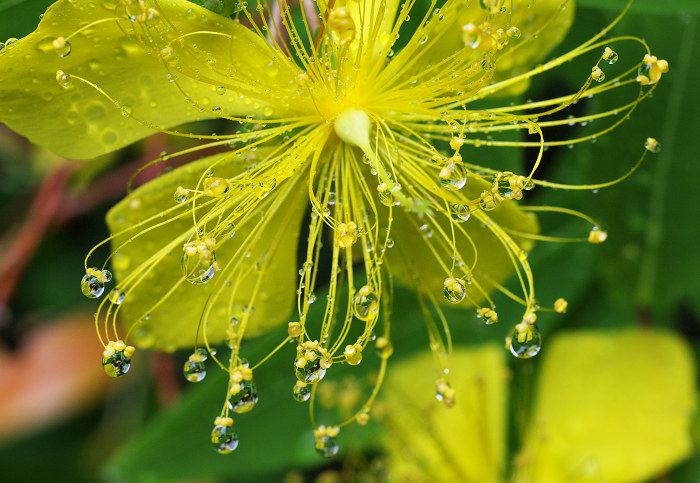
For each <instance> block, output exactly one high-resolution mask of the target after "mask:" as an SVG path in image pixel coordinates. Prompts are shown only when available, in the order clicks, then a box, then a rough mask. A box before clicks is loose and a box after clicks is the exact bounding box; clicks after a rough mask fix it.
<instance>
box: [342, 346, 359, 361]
mask: <svg viewBox="0 0 700 483" xmlns="http://www.w3.org/2000/svg"><path fill="white" fill-rule="evenodd" d="M344 355H345V362H347V363H348V364H350V365H351V366H356V365H358V364H359V363H360V362H362V346H360V345H359V344H353V345H347V346H345V351H344Z"/></svg>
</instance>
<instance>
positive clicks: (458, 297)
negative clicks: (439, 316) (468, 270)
mask: <svg viewBox="0 0 700 483" xmlns="http://www.w3.org/2000/svg"><path fill="white" fill-rule="evenodd" d="M442 292H443V295H444V296H445V298H446V299H447V301H448V302H451V303H453V304H457V303H459V302H461V301H462V300H464V297H465V296H466V282H465V281H464V280H462V279H460V278H453V277H449V278H446V279H445V281H444V282H443V284H442Z"/></svg>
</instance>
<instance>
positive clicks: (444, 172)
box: [438, 166, 452, 179]
mask: <svg viewBox="0 0 700 483" xmlns="http://www.w3.org/2000/svg"><path fill="white" fill-rule="evenodd" d="M438 176H440V178H441V179H449V177H450V176H452V171H450V169H449V168H448V167H447V166H444V167H443V168H442V169H441V170H440V174H439V175H438Z"/></svg>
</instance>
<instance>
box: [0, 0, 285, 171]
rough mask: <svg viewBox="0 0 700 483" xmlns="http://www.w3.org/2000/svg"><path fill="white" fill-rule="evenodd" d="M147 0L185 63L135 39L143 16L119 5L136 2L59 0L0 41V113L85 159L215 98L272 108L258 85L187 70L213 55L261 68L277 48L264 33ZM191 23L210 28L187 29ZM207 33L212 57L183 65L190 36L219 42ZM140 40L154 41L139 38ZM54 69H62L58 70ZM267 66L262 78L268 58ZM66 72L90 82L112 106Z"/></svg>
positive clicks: (207, 112)
mask: <svg viewBox="0 0 700 483" xmlns="http://www.w3.org/2000/svg"><path fill="white" fill-rule="evenodd" d="M147 3H148V4H149V5H150V4H152V6H154V7H155V6H156V5H157V7H158V9H160V10H157V14H153V19H152V20H150V21H151V22H155V24H154V27H155V26H158V25H162V24H163V23H164V22H166V20H167V22H168V23H167V25H168V26H169V28H170V29H171V31H170V33H171V34H172V36H173V37H177V38H180V39H181V41H180V42H179V43H176V44H173V45H175V47H177V48H173V51H174V52H175V56H176V54H177V52H178V51H181V50H185V49H187V50H188V52H190V57H188V58H187V61H188V65H184V63H178V61H177V58H176V59H175V60H174V61H173V62H172V63H171V64H170V65H169V66H168V67H169V68H166V63H165V62H164V61H163V60H162V58H161V57H163V55H159V54H158V52H159V51H157V52H155V53H154V52H153V51H152V50H154V49H157V48H161V49H162V48H165V47H166V45H165V44H164V45H158V44H157V43H156V42H155V40H157V39H156V38H153V39H145V38H141V39H140V40H141V41H142V42H139V39H138V38H137V36H136V32H137V31H138V29H137V27H139V26H140V27H143V25H142V24H141V23H139V22H140V21H138V20H137V21H136V22H130V21H129V20H128V18H127V16H126V15H125V14H124V12H122V10H123V9H124V8H132V9H133V8H135V7H134V5H138V2H133V1H130V0H124V1H122V2H117V1H101V2H97V1H95V2H82V1H80V2H79V1H72V0H70V1H69V0H60V1H59V2H57V3H55V4H54V5H52V6H51V7H50V8H49V9H48V10H47V12H46V14H45V15H44V17H43V19H42V20H41V22H40V24H39V27H38V28H37V30H36V31H34V32H33V33H31V34H30V35H28V36H27V37H25V38H23V39H20V40H18V41H16V42H15V43H13V44H10V45H8V46H7V47H5V48H4V49H2V51H0V121H2V122H4V123H5V124H7V125H8V126H9V127H10V128H11V129H13V130H15V131H17V132H19V133H21V134H23V135H25V136H27V137H28V138H29V139H30V140H31V141H32V142H34V143H36V144H39V145H41V146H44V147H47V148H49V149H50V150H52V151H54V152H55V153H57V154H60V155H62V156H65V157H69V158H75V159H89V158H92V157H95V156H98V155H101V154H104V153H107V152H110V151H113V150H115V149H118V148H120V147H122V146H125V145H127V144H130V143H133V142H134V141H137V140H139V139H141V138H143V137H146V136H149V135H151V134H153V133H154V132H155V129H167V128H171V127H173V126H176V125H178V124H182V123H184V122H189V121H195V120H198V119H205V118H213V117H216V116H217V115H220V114H216V113H215V112H213V109H214V107H217V106H218V107H220V108H221V110H220V111H218V112H220V113H221V114H224V115H228V116H236V115H238V116H241V115H247V114H251V115H255V116H257V117H263V116H264V115H265V113H266V112H269V109H270V107H269V105H268V104H266V103H264V102H263V101H261V100H259V99H260V98H262V95H261V96H260V98H258V99H253V98H251V97H250V95H242V94H241V92H237V91H236V90H235V89H221V88H219V89H217V87H221V86H219V85H217V84H215V83H211V82H209V81H208V80H209V79H208V77H207V76H204V75H202V76H201V77H202V80H198V79H195V78H194V75H193V74H192V72H194V71H203V70H204V69H205V68H206V69H207V70H208V71H211V70H213V68H214V67H213V66H216V65H218V66H219V69H224V68H225V67H224V66H228V67H226V68H228V69H233V67H232V65H236V67H237V69H238V71H239V72H240V73H242V74H241V75H243V79H244V80H245V79H247V78H248V76H250V75H251V73H255V72H257V74H255V75H257V76H259V77H265V76H264V75H263V71H262V68H263V67H264V66H268V65H269V64H270V63H273V61H274V58H273V57H274V54H273V53H272V52H271V48H270V46H269V45H268V44H266V43H265V41H264V39H261V38H258V37H257V36H256V35H255V34H253V33H252V32H250V31H249V30H248V29H246V28H245V27H243V26H242V25H240V24H239V23H237V22H234V21H232V20H230V19H226V18H223V17H221V16H219V15H216V14H214V13H212V12H209V11H208V10H205V9H203V8H200V7H198V6H196V5H194V4H192V3H189V2H186V1H185V0H160V1H159V2H157V4H156V3H154V2H147ZM115 8H116V9H117V11H115ZM90 24H91V25H90ZM87 25H90V26H89V27H86V26H87ZM144 28H145V27H144ZM81 29H82V30H81ZM154 32H156V29H154ZM159 32H160V30H159ZM191 32H208V33H207V34H202V33H200V34H198V35H195V36H192V35H191ZM221 32H223V33H224V34H223V36H222V35H220V33H221ZM61 38H62V39H63V40H61ZM213 39H216V42H218V44H217V46H218V49H215V48H212V49H210V50H209V51H208V54H209V58H208V59H203V60H202V59H200V63H201V65H203V66H206V67H201V66H199V65H197V66H194V67H193V66H192V65H190V64H189V63H191V62H192V60H191V57H192V56H194V55H195V54H201V52H200V51H197V52H194V53H193V48H192V44H194V43H196V44H197V45H201V46H202V47H203V48H207V49H208V48H209V47H210V45H209V44H210V43H216V42H214V41H213ZM64 40H65V42H64ZM147 40H148V41H153V42H151V44H150V45H145V44H146V41H147ZM234 42H235V46H236V47H235V49H233V48H232V44H233V43H234ZM277 70H279V69H277ZM58 71H61V72H62V73H59V74H58V75H57V72H58ZM266 73H267V78H269V77H270V75H271V74H270V72H269V67H268V71H266ZM201 74H203V72H201ZM235 75H236V74H235V73H233V76H234V80H235ZM72 76H77V77H80V78H83V79H86V80H87V81H89V82H91V83H93V84H94V85H96V86H97V87H99V88H100V89H102V90H103V91H104V92H105V93H106V94H108V95H109V96H110V97H111V98H112V99H114V100H115V101H117V102H118V103H119V107H117V106H116V105H115V103H114V102H113V101H112V100H110V99H109V98H107V97H106V96H105V95H103V94H101V93H100V92H99V91H98V90H97V89H95V88H94V87H92V86H90V85H88V84H86V83H84V82H81V81H80V80H78V78H77V77H72ZM209 77H211V76H209ZM229 78H230V79H231V77H229ZM230 82H231V83H233V82H234V81H230ZM275 82H277V83H279V84H283V85H287V84H289V83H291V82H293V78H289V77H286V78H285V75H284V73H283V72H276V81H275ZM241 83H242V81H240V79H239V81H238V84H241ZM59 84H62V85H59ZM63 85H68V87H67V88H65V87H63ZM261 92H263V91H262V90H261ZM186 97H189V99H186ZM268 97H269V96H267V97H265V99H267V98H268ZM266 108H267V109H266ZM125 114H128V115H129V117H125ZM137 120H140V121H144V122H145V124H144V123H140V122H138V121H137ZM149 126H153V128H152V127H149ZM77 140H80V142H76V141H77Z"/></svg>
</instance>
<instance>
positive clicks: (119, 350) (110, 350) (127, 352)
mask: <svg viewBox="0 0 700 483" xmlns="http://www.w3.org/2000/svg"><path fill="white" fill-rule="evenodd" d="M133 353H134V348H133V347H131V346H127V345H126V344H124V342H122V341H117V342H111V341H110V343H109V344H107V346H106V347H105V350H104V352H103V353H102V369H103V370H104V371H105V374H107V375H108V376H110V377H120V376H123V375H124V374H126V373H127V372H129V369H130V368H131V355H132V354H133Z"/></svg>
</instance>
